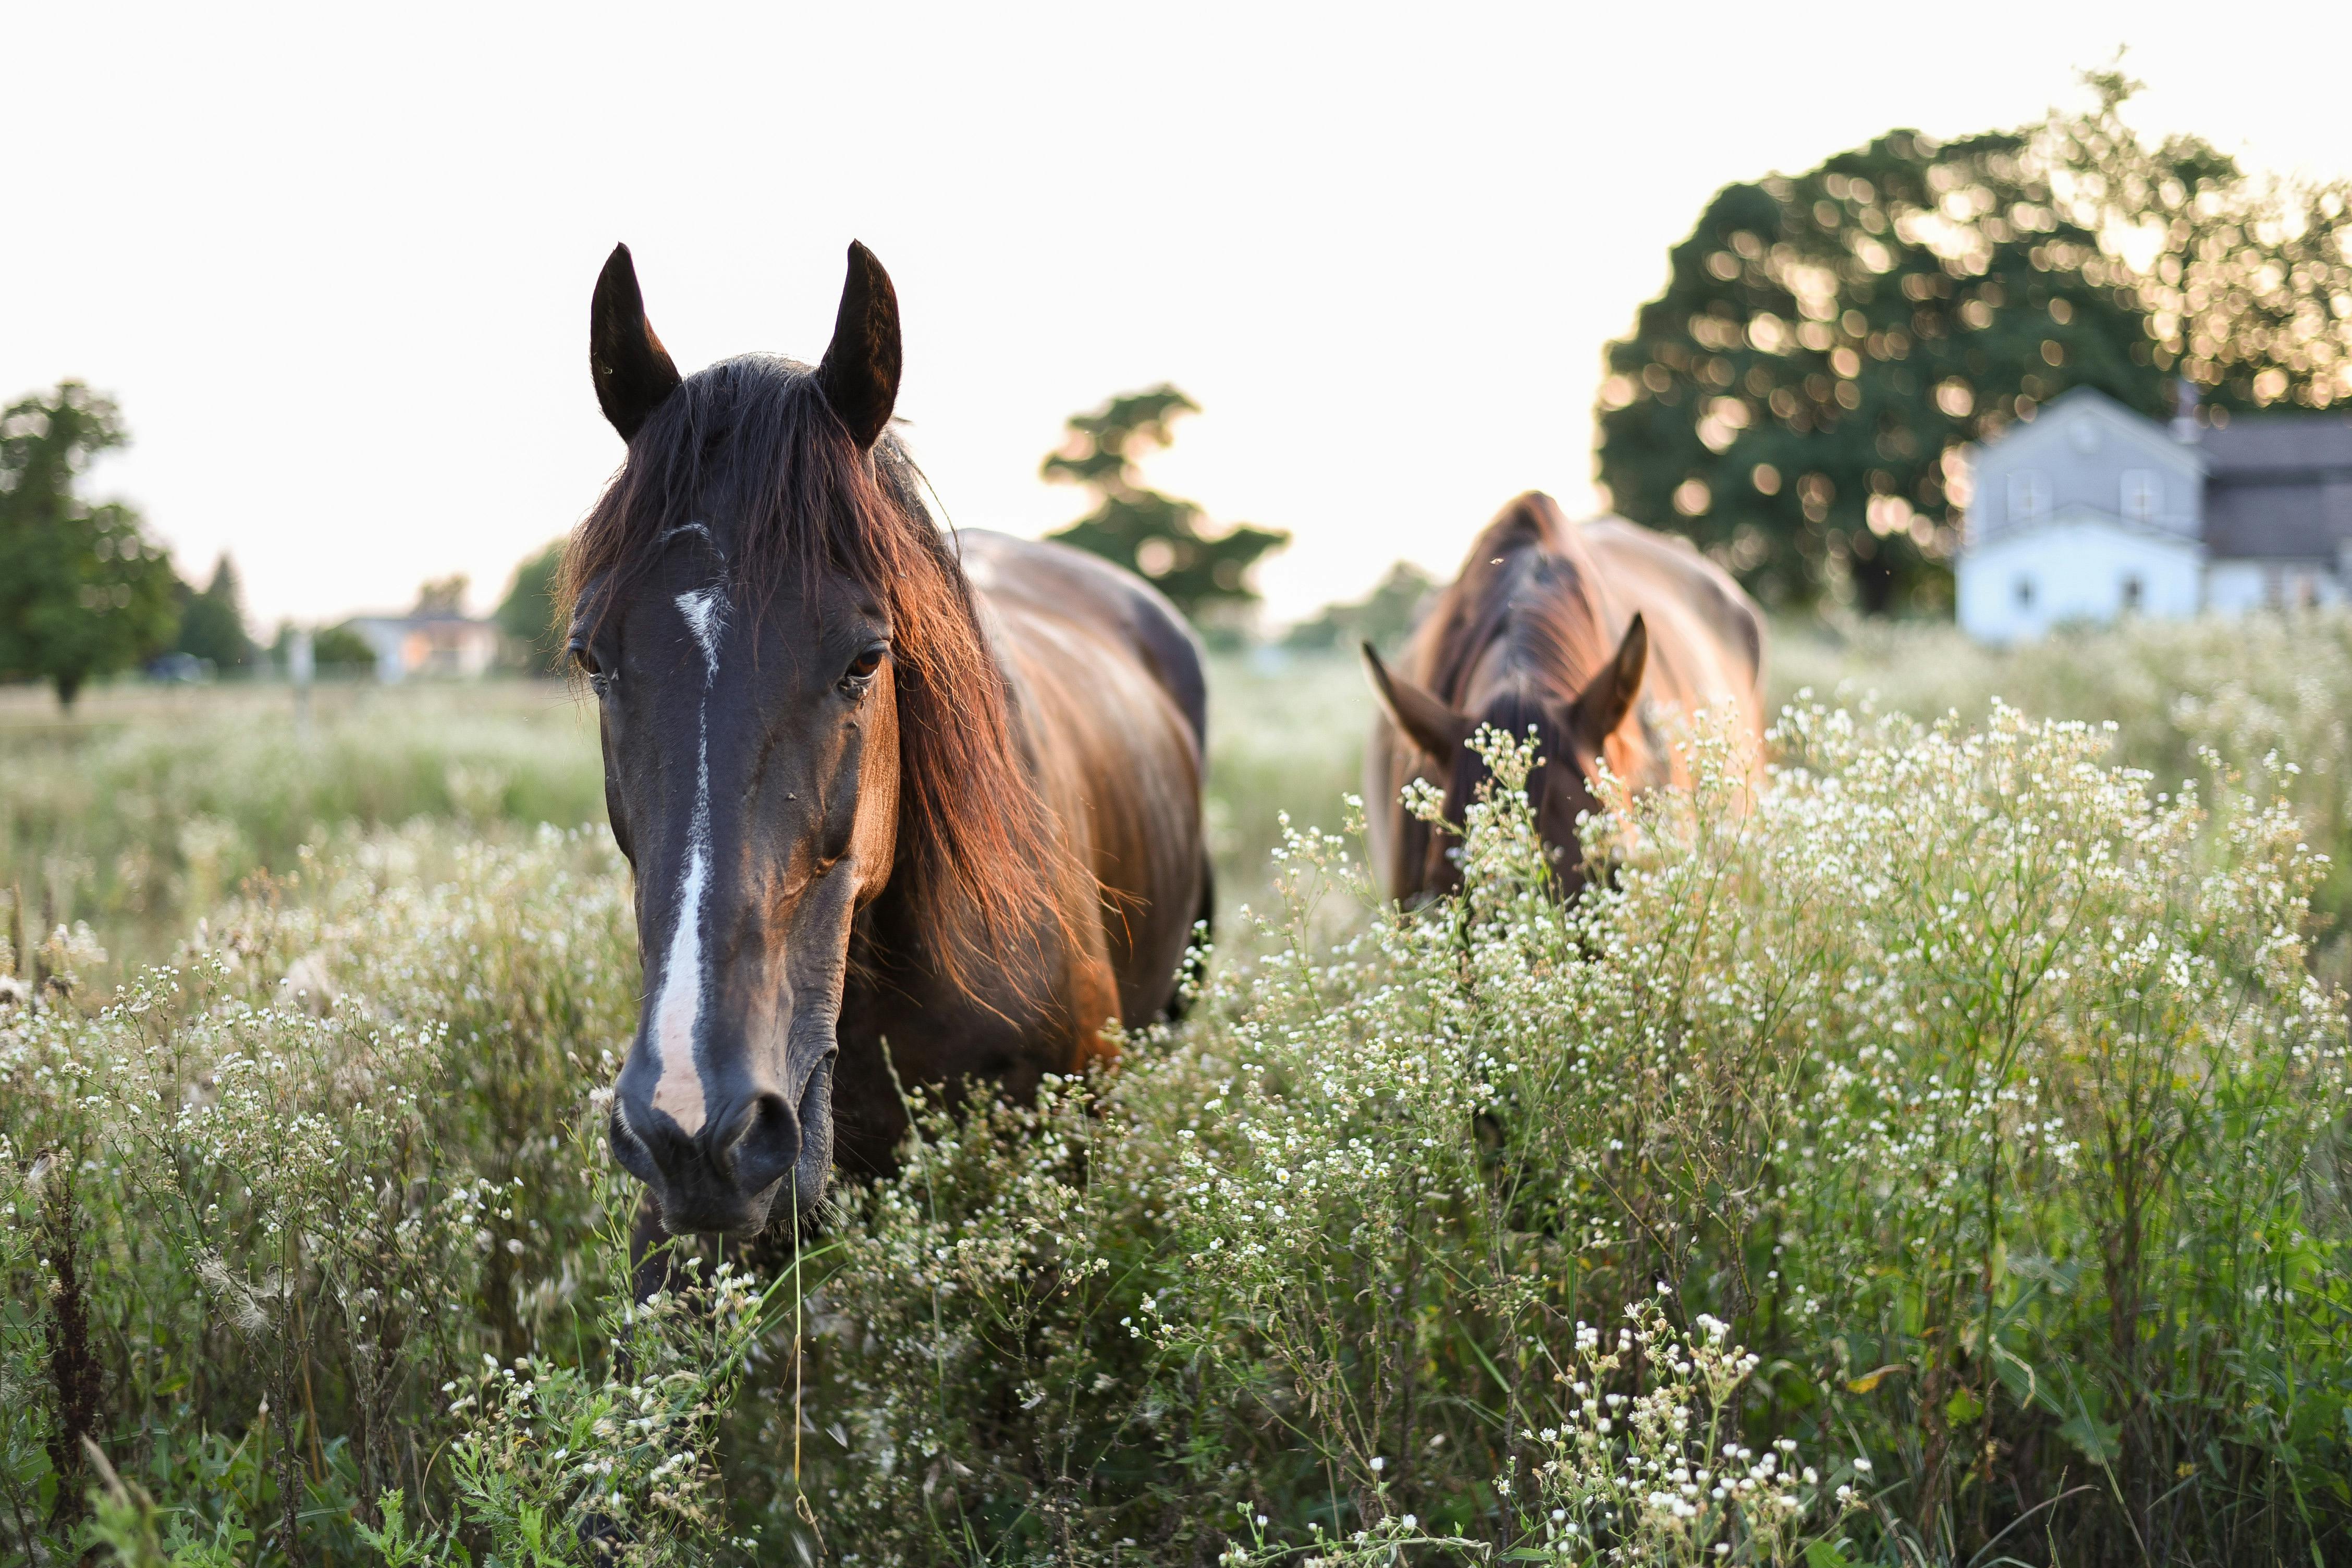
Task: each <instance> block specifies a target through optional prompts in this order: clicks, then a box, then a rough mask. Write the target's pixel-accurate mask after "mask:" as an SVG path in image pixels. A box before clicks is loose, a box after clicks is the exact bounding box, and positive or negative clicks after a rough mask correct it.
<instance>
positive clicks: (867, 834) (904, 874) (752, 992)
mask: <svg viewBox="0 0 2352 1568" xmlns="http://www.w3.org/2000/svg"><path fill="white" fill-rule="evenodd" d="M591 363H592V366H593V370H594V372H595V376H596V384H597V394H598V397H599V400H600V401H601V402H602V403H603V405H604V412H605V415H606V416H607V417H608V418H609V419H610V420H611V421H612V423H613V425H614V428H615V429H616V430H617V431H619V433H620V435H621V436H622V437H623V439H624V440H625V441H627V442H628V443H629V454H628V458H627V461H626V462H625V464H624V465H623V467H622V468H621V469H620V471H619V472H618V473H617V474H616V475H615V476H614V480H613V482H612V484H611V485H610V486H609V487H608V488H607V489H606V491H605V493H604V497H603V498H602V499H601V500H599V501H598V502H597V504H596V506H595V508H594V509H593V510H591V512H590V513H589V515H588V517H587V518H586V520H584V521H583V523H582V524H581V527H580V530H579V531H578V532H577V533H576V534H575V536H574V538H573V541H572V547H571V549H570V550H569V551H568V552H566V557H565V585H566V595H567V598H568V599H569V600H570V602H571V604H572V634H571V642H570V650H571V654H572V658H573V659H574V660H575V661H576V662H577V664H578V666H579V668H581V669H582V670H583V672H585V673H586V674H587V676H588V678H589V680H590V682H591V684H592V685H593V687H594V688H595V690H596V696H597V702H598V717H599V724H600V728H601V731H602V734H603V741H604V771H605V799H606V802H607V805H608V807H609V810H610V814H611V816H612V823H613V832H614V837H615V839H616V840H617V841H618V842H619V844H620V846H621V848H622V850H623V852H624V853H625V855H627V857H628V858H629V861H630V864H631V867H632V868H633V869H634V870H635V874H636V905H637V930H638V942H639V950H640V952H641V954H642V956H643V958H644V961H645V975H646V995H645V1003H644V1008H643V1012H642V1015H641V1017H640V1020H639V1024H638V1028H637V1034H636V1037H635V1040H634V1042H633V1043H632V1045H631V1047H630V1051H629V1056H628V1059H627V1061H626V1063H625V1065H624V1067H623V1068H622V1071H621V1076H620V1079H619V1082H618V1083H617V1085H616V1086H615V1093H614V1114H613V1125H612V1139H613V1148H614V1155H615V1157H616V1158H617V1159H618V1160H619V1161H620V1163H622V1164H623V1165H624V1166H625V1167H626V1168H627V1169H628V1170H630V1171H631V1172H632V1173H635V1174H636V1175H637V1176H639V1177H641V1178H642V1179H643V1180H644V1181H645V1182H646V1184H647V1186H648V1188H649V1189H650V1190H651V1193H652V1194H653V1197H654V1199H655V1201H656V1205H657V1206H658V1208H659V1211H660V1216H661V1220H662V1223H663V1224H664V1225H666V1226H667V1228H668V1229H670V1230H671V1231H673V1232H683V1231H698V1232H721V1233H727V1234H731V1235H736V1236H742V1235H748V1234H751V1233H753V1232H756V1231H758V1230H759V1229H760V1228H761V1226H764V1225H765V1223H766V1222H767V1219H768V1217H769V1215H770V1212H771V1208H772V1205H773V1204H774V1201H775V1198H776V1195H777V1194H778V1193H779V1192H780V1191H782V1190H784V1189H785V1187H786V1183H787V1181H789V1183H790V1189H789V1190H790V1192H791V1194H792V1195H793V1203H794V1206H795V1207H796V1208H797V1210H798V1211H799V1212H800V1213H801V1214H802V1215H808V1214H810V1213H812V1212H813V1211H814V1209H815V1208H816V1206H817V1205H819V1204H820V1203H821V1202H822V1200H823V1197H824V1186H825V1181H826V1177H827V1174H828V1173H829V1172H830V1170H831V1168H832V1166H833V1164H834V1162H835V1156H836V1152H837V1154H838V1157H839V1159H840V1160H841V1162H842V1163H844V1164H845V1165H847V1166H849V1167H851V1168H854V1169H861V1170H868V1171H871V1170H876V1169H879V1168H883V1167H885V1166H887V1163H888V1162H889V1160H890V1157H891V1155H892V1152H893V1150H894V1148H895V1146H896V1144H897V1142H898V1138H899V1137H900V1135H901V1134H902V1133H903V1132H904V1131H905V1129H906V1117H905V1113H904V1110H903V1103H902V1100H901V1096H900V1092H899V1086H900V1085H901V1084H904V1085H919V1084H942V1083H953V1082H955V1081H957V1080H960V1079H988V1080H992V1081H993V1082H994V1083H996V1084H1000V1085H1002V1086H1003V1088H1004V1089H1006V1090H1009V1091H1010V1092H1012V1093H1014V1094H1016V1095H1018V1094H1024V1093H1026V1092H1028V1091H1030V1090H1032V1089H1034V1087H1035V1085H1036V1083H1037V1080H1038V1079H1039V1077H1040V1076H1041V1075H1043V1074H1045V1073H1048V1072H1064V1071H1070V1070H1074V1069H1076V1068H1082V1067H1084V1066H1085V1065H1086V1064H1087V1062H1089V1061H1091V1060H1094V1059H1095V1058H1097V1057H1099V1056H1102V1055H1104V1054H1106V1053H1107V1052H1108V1051H1109V1050H1111V1049H1112V1048H1114V1047H1111V1046H1110V1045H1109V1044H1108V1042H1107V1041H1106V1040H1105V1038H1104V1036H1103V1031H1104V1030H1105V1029H1106V1028H1108V1027H1110V1026H1116V1025H1119V1024H1122V1023H1125V1024H1139V1023H1142V1022H1144V1021H1146V1020H1148V1019H1150V1018H1151V1017H1154V1016H1158V1015H1159V1014H1160V1013H1161V1012H1162V1011H1164V1010H1166V1009H1167V1008H1168V1007H1169V1005H1170V1003H1171V998H1172V997H1173V996H1174V994H1175V993H1176V987H1177V982H1178V966H1179V964H1180V963H1181V962H1182V959H1183V955H1184V951H1185V948H1186V944H1187V939H1188V936H1189V934H1190V932H1191V930H1192V923H1193V921H1195V919H1196V918H1200V917H1202V916H1203V915H1204V914H1205V912H1206V910H1205V906H1206V903H1207V898H1208V879H1207V870H1206V864H1205V861H1204V859H1203V857H1202V841H1201V811H1200V787H1201V760H1202V732H1203V720H1204V684H1203V681H1202V671H1201V662H1200V653H1199V648H1198V646H1197V644H1196V643H1195V642H1194V640H1193V638H1192V633H1191V632H1190V631H1189V629H1187V628H1186V626H1184V624H1183V622H1182V621H1181V619H1180V618H1179V617H1178V616H1177V615H1176V612H1175V611H1174V609H1173V608H1172V607H1171V606H1170V605H1169V604H1168V602H1167V601H1166V600H1165V599H1163V598H1161V597H1160V595H1159V594H1157V593H1156V592H1155V591H1153V590H1152V589H1151V588H1150V586H1148V585H1147V584H1144V583H1143V582H1142V581H1141V579H1139V578H1136V577H1132V576H1130V575H1129V574H1126V573H1123V572H1120V571H1118V569H1117V568H1115V567H1112V566H1110V565H1109V564H1108V563H1104V562H1101V561H1098V560H1097V559H1095V558H1093V557H1090V556H1086V555H1082V554H1080V553H1078V552H1075V551H1071V550H1068V549H1065V548H1062V547H1059V546H1055V545H1050V544H1032V543H1024V542H1018V541H1014V540H1010V539H1004V538H1001V537H998V536H994V535H966V536H963V538H962V539H961V541H960V542H950V540H949V539H948V538H947V537H946V536H945V535H943V534H942V533H941V532H940V530H939V529H938V528H936V527H935V526H934V524H933V523H932V521H931V519H930V517H929V513H928V512H927V511H926V510H925V509H924V506H923V503H922V500H921V499H920V493H919V492H920V485H919V476H918V475H917V474H916V472H915V470H914V468H913V467H912V465H911V463H909V462H908V459H907V458H906V456H905V454H904V453H903V451H901V450H900V449H899V447H898V443H897V441H896V439H895V437H892V436H891V435H890V434H889V433H888V425H889V420H890V414H891V409H892V407H893V405H894V404H895V402H896V398H897V394H898V369H899V343H898V305H897V297H896V295H895V293H894V292H893V290H892V289H891V286H890V281H889V279H888V278H887V275H886V274H884V272H883V271H882V268H881V266H880V264H879V263H878V262H877V261H875V260H874V258H873V257H872V256H871V255H870V254H869V253H867V252H866V250H865V248H864V247H859V246H852V247H851V249H850V268H849V278H848V282H847V284H846V285H845V289H844V291H843V296H842V302H841V309H840V313H839V319H838V321H837V322H836V325H835V335H834V342H833V344H832V346H831V347H830V348H828V349H827V350H826V351H825V356H824V361H823V363H820V364H818V365H816V366H814V367H811V366H807V365H802V364H796V363H793V362H790V361H787V360H782V359H777V358H773V357H768V356H757V355H752V356H745V357H743V358H740V359H734V360H728V361H723V362H721V363H719V364H716V365H712V366H710V367H709V369H707V370H704V371H702V372H699V373H698V374H696V375H694V376H692V377H688V378H681V377H680V376H679V375H678V374H677V369H676V368H675V366H673V365H672V364H671V363H670V360H669V356H668V354H667V352H666V351H664V350H663V348H662V346H661V342H660V340H659V339H658V338H656V336H655V335H654V333H653V330H652V327H651V326H650V325H649V324H648V323H647V322H646V319H645V313H644V308H643V305H642V302H641V300H640V298H639V294H638V290H637V284H636V277H635V271H634V269H633V268H632V267H631V265H630V261H629V257H628V253H627V251H626V249H625V248H623V249H620V250H616V251H615V252H614V256H613V258H612V260H611V261H610V262H608V263H607V265H606V267H605V269H604V277H603V278H602V279H600V280H599V281H598V284H597V289H596V298H595V304H594V309H593V313H592V318H591ZM886 1042H887V1044H886ZM894 1071H895V1074H896V1079H897V1081H896V1082H894V1081H893V1074H894Z"/></svg>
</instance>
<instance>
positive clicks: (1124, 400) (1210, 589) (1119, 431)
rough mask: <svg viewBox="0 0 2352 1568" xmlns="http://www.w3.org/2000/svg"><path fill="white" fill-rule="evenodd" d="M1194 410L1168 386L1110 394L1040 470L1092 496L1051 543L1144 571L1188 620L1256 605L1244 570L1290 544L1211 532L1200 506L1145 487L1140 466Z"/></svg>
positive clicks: (1258, 532) (1253, 534)
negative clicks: (1089, 506) (1092, 503)
mask: <svg viewBox="0 0 2352 1568" xmlns="http://www.w3.org/2000/svg"><path fill="white" fill-rule="evenodd" d="M1200 411H1201V406H1200V405H1199V404H1197V403H1194V402H1193V401H1192V399H1191V398H1189V397H1187V396H1185V395H1183V394H1182V393H1181V392H1179V391H1177V390H1176V388H1174V387H1173V386H1171V385H1168V384H1165V383H1162V384H1160V385H1158V386H1155V387H1152V388H1151V389H1150V390H1149V391H1145V392H1131V393H1129V394H1127V395H1124V396H1121V397H1114V398H1112V399H1111V400H1110V401H1109V402H1108V403H1106V404H1104V405H1102V406H1101V407H1100V408H1097V409H1096V410H1095V411H1094V412H1092V413H1090V414H1076V415H1073V416H1070V419H1069V421H1068V428H1069V439H1068V441H1067V442H1066V443H1065V445H1064V446H1063V447H1062V449H1061V450H1060V451H1058V452H1055V453H1054V454H1052V455H1051V456H1050V457H1048V458H1046V459H1045V465H1044V468H1043V470H1042V471H1043V472H1044V474H1045V478H1046V479H1049V480H1052V481H1055V482H1057V483H1064V484H1077V485H1083V486H1085V487H1086V488H1087V489H1090V490H1092V491H1094V493H1095V510H1092V511H1090V512H1088V513H1087V515H1086V516H1084V517H1082V518H1080V519H1078V521H1076V522H1074V523H1072V524H1070V526H1069V527H1067V528H1066V529H1063V530H1061V531H1059V532H1057V533H1054V534H1051V535H1048V537H1049V538H1053V539H1057V540H1060V541H1061V542H1064V543H1066V544H1075V545H1076V546H1077V547H1078V548H1079V549H1081V550H1090V551H1092V552H1094V553H1096V554H1097V555H1100V556H1102V557H1104V558H1105V559H1106V560H1109V561H1116V562H1117V563H1118V564H1120V565H1121V566H1124V567H1126V568H1128V569H1129V571H1132V572H1139V573H1141V574H1143V575H1144V576H1146V577H1148V578H1150V580H1151V582H1152V584H1153V585H1154V586H1156V587H1157V588H1158V589H1159V590H1160V592H1161V593H1163V594H1165V595H1168V597H1169V599H1170V600H1171V601H1172V602H1173V603H1174V604H1175V605H1176V607H1177V608H1178V609H1180V610H1181V611H1183V612H1184V614H1185V615H1186V616H1190V617H1192V619H1193V620H1195V621H1198V620H1200V619H1202V613H1203V612H1204V611H1213V609H1214V608H1215V607H1217V606H1231V607H1234V608H1240V607H1242V606H1245V605H1252V604H1255V602H1256V601H1257V592H1256V590H1255V589H1254V588H1252V587H1251V586H1250V584H1249V572H1250V568H1251V567H1252V566H1253V565H1255V563H1256V562H1257V559H1258V557H1259V556H1261V555H1264V554H1265V552H1268V551H1270V550H1276V549H1279V548H1281V547H1282V546H1283V545H1285V544H1287V543H1288V542H1290V535H1289V534H1287V533H1285V532H1282V531H1278V530H1275V529H1268V528H1253V527H1252V526H1250V525H1249V524H1247V523H1240V524H1236V525H1235V526H1234V527H1232V528H1228V529H1225V530H1223V531H1218V532H1211V531H1208V530H1206V529H1204V528H1203V527H1202V523H1203V522H1204V521H1206V518H1207V514H1206V513H1205V512H1203V511H1202V510H1201V509H1200V507H1198V506H1197V505H1195V504H1194V503H1192V501H1188V500H1178V499H1177V498H1176V497H1174V496H1170V495H1162V494H1161V493H1160V491H1158V490H1155V489H1149V488H1147V487H1146V486H1145V485H1144V483H1143V479H1142V475H1141V473H1140V472H1139V470H1138V468H1137V467H1136V463H1137V460H1138V459H1139V458H1140V457H1141V456H1142V455H1143V453H1144V452H1145V451H1147V450H1155V449H1158V448H1161V447H1166V446H1167V445H1168V444H1169V442H1170V441H1171V439H1173V437H1172V436H1171V433H1170V430H1169V426H1171V424H1172V423H1173V422H1174V421H1175V420H1176V419H1178V418H1179V417H1181V416H1183V415H1186V414H1197V413H1199V412H1200Z"/></svg>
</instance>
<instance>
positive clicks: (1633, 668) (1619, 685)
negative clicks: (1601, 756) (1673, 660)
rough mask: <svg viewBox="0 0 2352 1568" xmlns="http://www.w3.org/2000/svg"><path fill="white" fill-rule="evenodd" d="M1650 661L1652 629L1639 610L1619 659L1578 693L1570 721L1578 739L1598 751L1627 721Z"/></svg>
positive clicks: (1626, 636)
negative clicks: (1645, 624)
mask: <svg viewBox="0 0 2352 1568" xmlns="http://www.w3.org/2000/svg"><path fill="white" fill-rule="evenodd" d="M1649 662H1650V628H1649V627H1648V626H1644V625H1643V623H1642V616H1641V614H1640V612H1639V611H1636V612H1635V613H1634V616H1633V625H1632V626H1627V627H1626V628H1625V640H1624V641H1623V642H1621V643H1619V644H1618V645H1617V657H1615V658H1612V659H1611V660H1610V661H1609V662H1608V663H1607V664H1605V665H1603V666H1602V667H1601V673H1600V674H1598V675H1596V676H1594V677H1593V678H1592V679H1591V681H1590V682H1588V683H1587V684H1586V686H1585V688H1584V689H1583V690H1581V691H1580V692H1578V693H1577V694H1576V706H1575V707H1574V708H1573V709H1571V710H1570V714H1569V721H1570V726H1571V727H1572V730H1573V732H1574V733H1575V735H1576V737H1577V739H1578V740H1580V741H1581V742H1584V743H1585V744H1586V745H1587V746H1590V747H1591V749H1592V750H1594V751H1596V752H1597V751H1599V750H1600V749H1601V742H1603V741H1605V740H1607V739H1608V738H1609V737H1610V736H1612V735H1613V734H1615V733H1616V732H1617V726H1618V725H1620V724H1622V723H1623V722H1624V721H1625V710H1627V709H1629V708H1631V707H1633V698H1634V696H1635V694H1636V693H1638V692H1639V691H1640V690H1641V689H1642V671H1643V669H1644V668H1647V667H1648V665H1649Z"/></svg>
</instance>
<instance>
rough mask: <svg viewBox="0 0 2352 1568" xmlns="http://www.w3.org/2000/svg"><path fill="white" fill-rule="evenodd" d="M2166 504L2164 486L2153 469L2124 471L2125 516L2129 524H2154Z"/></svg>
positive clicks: (2127, 469) (2129, 469)
mask: <svg viewBox="0 0 2352 1568" xmlns="http://www.w3.org/2000/svg"><path fill="white" fill-rule="evenodd" d="M2163 504H2164V486H2163V485H2162V483H2161V482H2159V481H2158V479H2157V477H2156V470H2155V469H2153V468H2126V469H2125V470H2124V495H2123V515H2124V520H2125V521H2127V522H2154V521H2156V514H2157V511H2158V509H2159V508H2160V507H2162V505H2163Z"/></svg>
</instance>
